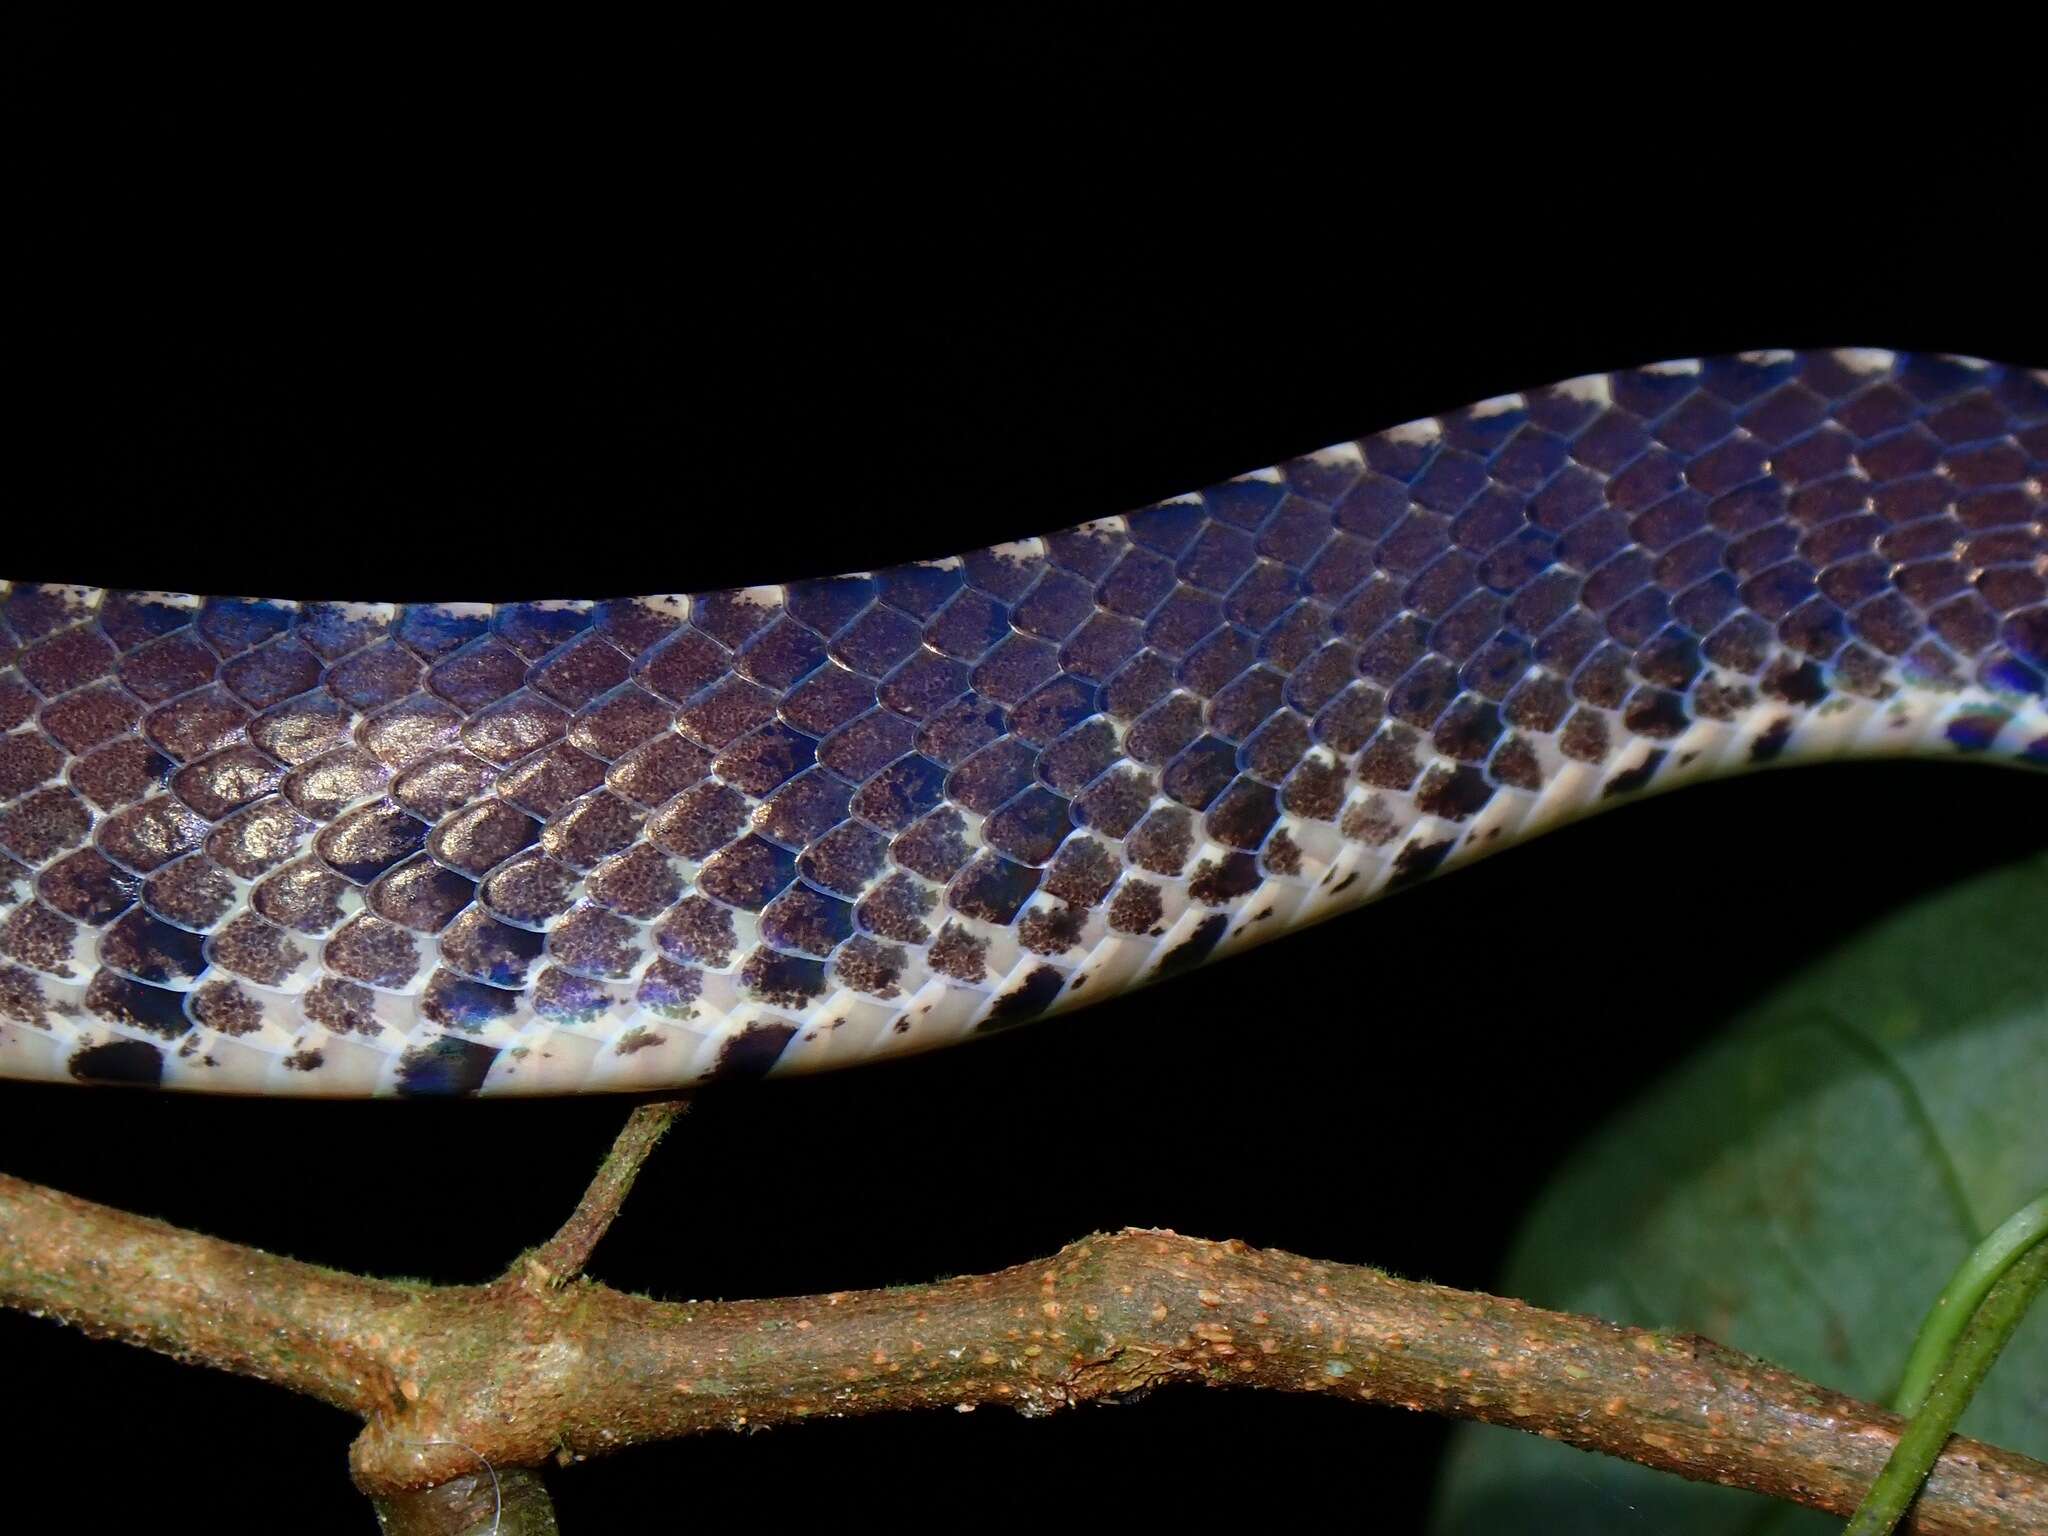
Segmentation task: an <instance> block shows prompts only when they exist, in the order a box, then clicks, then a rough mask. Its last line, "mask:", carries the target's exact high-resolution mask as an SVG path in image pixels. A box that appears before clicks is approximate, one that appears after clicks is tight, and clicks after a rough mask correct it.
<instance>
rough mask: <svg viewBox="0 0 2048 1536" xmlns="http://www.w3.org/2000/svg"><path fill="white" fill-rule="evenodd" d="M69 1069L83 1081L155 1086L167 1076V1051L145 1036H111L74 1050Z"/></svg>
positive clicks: (136, 1086) (67, 1067) (145, 1086)
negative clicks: (165, 1072)
mask: <svg viewBox="0 0 2048 1536" xmlns="http://www.w3.org/2000/svg"><path fill="white" fill-rule="evenodd" d="M64 1065H65V1069H66V1070H67V1071H69V1072H70V1074H71V1075H72V1076H73V1077H75V1078H77V1079H78V1080H79V1081H80V1082H81V1083H110V1084H125V1085H127V1086H129V1087H133V1088H154V1087H156V1086H157V1085H158V1084H160V1083H161V1082H162V1081H163V1078H164V1053H163V1052H162V1051H160V1050H158V1049H157V1048H156V1047H155V1046H153V1045H150V1044H148V1043H146V1042H145V1041H141V1040H109V1041H106V1042H105V1043H104V1044H101V1045H88V1046H86V1047H85V1048H84V1049H83V1050H78V1051H74V1052H72V1053H71V1059H70V1060H69V1061H68V1062H66V1063H65V1064H64Z"/></svg>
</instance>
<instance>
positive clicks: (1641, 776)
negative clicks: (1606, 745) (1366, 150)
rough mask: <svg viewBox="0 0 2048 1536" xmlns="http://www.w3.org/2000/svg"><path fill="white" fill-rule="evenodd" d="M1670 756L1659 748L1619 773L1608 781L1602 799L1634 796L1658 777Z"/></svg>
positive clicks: (1602, 791)
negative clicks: (1658, 772) (1659, 770)
mask: <svg viewBox="0 0 2048 1536" xmlns="http://www.w3.org/2000/svg"><path fill="white" fill-rule="evenodd" d="M1669 755H1670V754H1669V753H1667V752H1665V751H1664V749H1663V748H1662V747H1659V748H1658V749H1657V750H1656V751H1654V752H1652V753H1651V754H1650V755H1649V756H1648V757H1646V758H1644V759H1643V760H1642V761H1641V762H1640V763H1638V764H1636V766H1635V767H1633V768H1631V769H1629V770H1628V771H1627V772H1625V773H1617V774H1616V775H1615V776H1614V777H1613V778H1611V779H1609V780H1608V781H1607V787H1606V788H1605V789H1603V790H1601V791H1600V798H1601V799H1602V800H1611V799H1613V798H1614V797H1615V796H1616V795H1627V794H1633V793H1634V792H1635V791H1636V790H1639V789H1641V788H1642V787H1643V786H1644V785H1645V784H1647V783H1649V782H1650V780H1652V779H1654V778H1655V777H1656V776H1657V770H1658V769H1659V768H1661V767H1663V766H1664V759H1665V758H1666V757H1667V756H1669Z"/></svg>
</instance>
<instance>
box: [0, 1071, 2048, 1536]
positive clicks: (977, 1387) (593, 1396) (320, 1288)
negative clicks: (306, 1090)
mask: <svg viewBox="0 0 2048 1536" xmlns="http://www.w3.org/2000/svg"><path fill="white" fill-rule="evenodd" d="M656 1120H657V1117H656V1116H655V1114H654V1113H653V1112H652V1111H649V1112H643V1113H642V1114H641V1115H636V1117H635V1121H634V1122H633V1123H632V1124H629V1125H628V1127H627V1129H626V1131H625V1132H623V1133H622V1134H621V1137H620V1145H619V1147H618V1148H615V1150H614V1160H615V1161H616V1160H618V1159H621V1158H623V1159H625V1160H626V1161H628V1162H633V1161H637V1158H638V1157H640V1156H644V1154H645V1151H646V1150H647V1148H649V1147H651V1146H652V1144H653V1140H654V1139H655V1137H656V1136H657V1135H658V1132H659V1128H660V1124H658V1123H656ZM660 1123H665V1120H661V1121H660ZM607 1169H609V1170H611V1177H612V1179H613V1181H614V1183H616V1178H617V1175H618V1174H619V1173H620V1172H621V1170H619V1169H615V1168H613V1164H612V1162H608V1163H607ZM600 1182H601V1184H603V1182H604V1181H603V1180H601V1181H600ZM608 1187H609V1186H608ZM617 1193H619V1194H622V1193H623V1189H622V1188H620V1189H618V1191H617ZM616 1204H617V1199H616V1195H600V1196H598V1197H595V1203H594V1204H593V1202H592V1201H590V1200H587V1201H586V1202H585V1207H583V1208H579V1212H578V1214H577V1216H575V1217H572V1219H571V1222H570V1224H569V1225H568V1226H567V1227H565V1232H567V1233H568V1234H569V1235H568V1236H567V1237H558V1238H557V1239H556V1240H555V1241H554V1242H552V1243H550V1244H547V1245H543V1247H542V1248H541V1249H539V1250H535V1252H534V1253H533V1254H529V1255H526V1256H523V1257H522V1258H521V1259H520V1260H518V1261H516V1262H515V1263H514V1264H513V1266H512V1267H511V1269H510V1270H509V1271H508V1272H507V1273H506V1274H505V1275H504V1276H502V1277H501V1278H500V1279H498V1280H497V1281H495V1282H492V1283H491V1284H488V1285H478V1286H428V1285H415V1284H404V1283H397V1282H391V1281H383V1280H372V1279H363V1278H359V1277H355V1276H351V1275H345V1274H340V1273H336V1272H334V1271H331V1270H326V1269H321V1268H319V1267H316V1266H313V1265H309V1264H302V1263H299V1262H297V1261H295V1260H291V1259H283V1258H278V1257H275V1256H272V1255H269V1254H265V1253H261V1252H259V1251H257V1250H254V1249H250V1248H246V1247H243V1246H241V1245H239V1244H234V1243H227V1242H221V1241H219V1240H217V1239H213V1238H208V1237H204V1236H201V1235H199V1234H196V1233H192V1232H186V1231H182V1230H180V1229H177V1228H174V1227H170V1226H167V1225H165V1224H163V1223H160V1222H156V1221H151V1220H149V1219H147V1218H143V1217H138V1216H133V1215H129V1214H127V1213H125V1212H121V1211H116V1210H112V1209H110V1208H108V1207H104V1206H99V1205H95V1204H92V1203H90V1202H87V1201H83V1200H78V1199H75V1198H73V1197H71V1196H68V1195H64V1194H60V1193H58V1192H56V1191H53V1190H49V1189H44V1188H40V1187H37V1186H34V1185H29V1184H25V1183H22V1182H21V1181H18V1180H13V1179H9V1178H6V1177H5V1176H0V1302H4V1303H6V1304H8V1305H12V1306H17V1307H24V1308H30V1309H33V1310H36V1311H38V1312H42V1313H46V1314H49V1315H51V1316H54V1317H56V1318H59V1319H61V1320H63V1321H66V1322H70V1323H72V1324H74V1325H76V1326H78V1327H80V1328H83V1329H85V1330H86V1331H88V1332H90V1333H94V1334H97V1335H102V1336H109V1337H116V1338H123V1339H127V1340H129V1341H130V1342H132V1343H137V1344H142V1345H145V1346H147V1347H149V1348H152V1349H157V1350H160V1351H163V1352H165V1353H168V1354H172V1355H175V1356H177V1357H179V1358H182V1359H186V1360H194V1361H201V1362H204V1363H206V1364H210V1365H214V1366H217V1367H220V1368H221V1369H225V1370H232V1371H238V1372H241V1373H243V1374H245V1375H252V1376H257V1377H261V1378H263V1379H265V1380H268V1381H273V1382H276V1383H277V1384H279V1385H281V1386H286V1387H290V1388H292V1389H293V1390H295V1391H299V1392H304V1393H307V1394H309V1395H311V1396H314V1397H317V1398H319V1399H321V1400H322V1401H324V1402H329V1403H332V1404H335V1405H336V1406H338V1407H342V1408H345V1409H347V1410H349V1411H351V1412H353V1413H355V1414H356V1415H358V1416H359V1417H360V1418H362V1419H363V1420H364V1429H363V1432H362V1434H361V1435H360V1436H359V1437H358V1438H357V1440H356V1442H355V1445H354V1447H353V1449H352V1452H351V1467H352V1471H353V1474H354V1477H355V1480H356V1483H357V1485H358V1486H359V1487H360V1488H362V1489H363V1491H364V1492H366V1493H368V1494H370V1495H372V1496H373V1497H376V1498H378V1499H379V1501H380V1509H381V1511H382V1513H383V1517H384V1519H385V1521H386V1525H387V1528H388V1529H390V1530H393V1531H403V1532H406V1533H407V1536H413V1533H428V1532H432V1533H435V1536H440V1533H442V1532H453V1531H462V1530H468V1529H481V1530H489V1529H490V1528H491V1527H490V1523H489V1521H488V1520H486V1519H484V1518H483V1517H484V1516H485V1515H488V1514H489V1513H490V1508H491V1506H489V1505H485V1504H481V1503H480V1502H479V1501H480V1500H483V1499H485V1498H486V1497H491V1498H493V1499H495V1498H497V1497H505V1498H510V1497H511V1496H512V1495H515V1494H516V1495H517V1496H518V1497H520V1498H526V1497H527V1496H528V1493H529V1491H531V1492H534V1493H537V1492H538V1485H537V1483H536V1482H534V1480H532V1479H531V1478H530V1477H529V1476H526V1475H525V1469H532V1468H537V1467H540V1466H543V1465H545V1464H546V1463H548V1462H549V1461H575V1460H581V1459H583V1458H585V1457H588V1456H594V1455H599V1454H602V1453H604V1452H606V1451H611V1450H616V1449H618V1448H620V1447H623V1446H627V1445H633V1444H637V1443H642V1442H646V1441H651V1440H662V1439H667V1438H670V1437H673V1436H678V1435H687V1434H699V1433H703V1432H705V1431H708V1430H718V1429H740V1428H756V1429H758V1428H763V1427H766V1426H770V1425H776V1424H786V1423H792V1422H797V1421H801V1420H805V1419H813V1418H828V1417H835V1416H842V1415H852V1414H866V1413H883V1412H894V1411H899V1410H904V1409H932V1408H952V1409H955V1410H957V1411H961V1412H968V1411H972V1410H975V1409H978V1408H982V1407H1007V1408H1012V1409H1015V1410H1017V1411H1020V1412H1023V1413H1027V1414H1036V1413H1049V1412H1051V1411H1053V1410H1055V1409H1059V1408H1064V1407H1068V1406H1071V1405H1073V1404H1077V1403H1086V1402H1104V1401H1115V1400H1117V1399H1122V1398H1129V1397H1134V1396H1137V1395H1141V1394H1143V1393H1145V1392H1148V1391H1151V1390H1153V1389H1155V1388H1157V1387H1161V1386H1166V1385H1171V1384H1175V1383H1193V1384H1199V1385H1204V1386H1218V1387H1263V1388H1267V1389H1271V1390H1279V1391H1290V1392H1320V1393H1327V1394H1330V1395H1333V1396H1338V1397H1344V1398H1351V1399H1355V1400H1357V1401H1360V1402H1374V1403H1382V1404H1388V1405H1393V1406H1398V1407H1403V1408H1409V1409H1413V1410H1418V1411H1427V1412H1435V1413H1443V1414H1449V1415H1453V1416H1456V1417H1460V1418H1470V1419H1479V1420H1483V1421H1486V1422H1489V1423H1495V1424H1505V1425H1510V1426H1513V1427H1515V1428H1518V1429H1523V1430H1528V1431H1530V1432H1532V1433H1536V1434H1542V1435H1547V1436H1550V1437H1552V1438H1555V1439H1560V1440H1564V1441H1566V1442H1568V1443H1570V1444H1573V1445H1577V1446H1581V1447H1583V1448H1585V1449H1587V1450H1593V1451H1600V1452H1604V1453H1606V1454H1609V1455H1614V1456H1622V1457H1626V1458H1628V1459H1629V1460H1632V1461H1638V1462H1642V1463H1644V1464H1645V1465H1648V1466H1654V1467H1660V1468H1663V1469H1665V1470H1667V1471H1671V1472H1675V1473H1678V1474H1679V1475H1681V1476H1684V1477H1689V1478H1695V1479H1700V1480H1705V1481H1711V1482H1719V1483H1727V1484H1732V1485H1735V1486H1738V1487H1744V1488H1750V1489H1753V1490H1756V1491H1758V1492H1760V1493H1765V1494H1769V1495H1772V1496H1775V1497H1778V1498H1783V1499H1789V1500H1792V1501H1794V1502H1796V1503H1801V1504H1806V1505H1811V1506H1813V1507H1816V1508H1820V1509H1825V1510H1830V1511H1833V1512H1835V1513H1838V1514H1844V1515H1846V1514H1847V1513H1849V1512H1850V1511H1851V1510H1853V1509H1854V1508H1855V1507H1856V1504H1857V1502H1858V1500H1859V1498H1860V1497H1861V1496H1862V1494H1863V1491H1864V1490H1865V1489H1866V1488H1867V1487H1868V1486H1869V1485H1870V1483H1871V1481H1872V1479H1874V1478H1875V1477H1876V1476H1877V1473H1878V1471H1879V1469H1880V1468H1881V1467H1882V1466H1883V1464H1884V1462H1885V1459H1886V1457H1887V1456H1888V1455H1889V1453H1890V1451H1891V1449H1892V1446H1893V1445H1894V1444H1895V1443H1896V1441H1897V1438H1898V1434H1899V1430H1900V1427H1901V1421H1900V1420H1899V1419H1898V1418H1897V1417H1896V1416H1895V1415H1893V1414H1891V1413H1888V1412H1886V1411H1885V1410H1883V1409H1881V1408H1878V1407H1875V1406H1873V1405H1871V1404H1868V1403H1863V1402H1859V1401H1857V1400H1855V1399H1852V1398H1848V1397H1845V1396H1842V1395H1840V1394H1838V1393H1834V1392H1830V1391H1828V1390H1826V1389H1824V1388H1822V1387H1819V1386H1816V1385H1814V1384H1813V1383H1811V1382H1808V1381H1805V1380H1803V1379H1801V1378H1799V1377H1797V1376H1794V1375H1792V1374H1790V1373H1789V1372H1786V1371H1782V1370H1779V1369H1777V1368H1776V1367H1773V1366H1771V1365H1768V1364H1766V1363H1764V1362H1762V1361H1758V1360H1754V1359H1751V1358H1749V1357H1747V1356H1743V1355H1739V1354H1736V1353H1734V1352H1732V1351H1730V1350H1726V1349H1723V1348H1721V1347H1720V1346H1718V1345H1716V1344H1713V1343H1711V1342H1710V1341H1708V1340H1705V1339H1701V1338H1698V1337H1694V1336H1691V1335H1675V1334H1664V1333H1655V1332H1644V1331H1641V1330H1637V1329H1628V1328H1619V1327H1615V1326H1613V1325H1612V1324H1608V1323H1604V1322H1600V1321H1598V1320H1596V1319H1592V1318H1586V1317H1578V1316H1572V1315H1569V1314H1564V1313H1558V1312H1550V1311H1545V1310H1543V1309H1540V1308H1536V1307H1531V1306H1527V1305H1524V1304H1523V1303H1520V1302H1516V1301H1511V1300H1505V1299H1502V1298H1500V1297H1495V1296H1486V1295H1481V1294H1478V1293H1474V1292H1468V1291H1457V1290H1451V1289H1448V1288H1446V1287H1442V1286H1436V1285H1430V1284H1425V1283H1422V1282H1418V1281H1410V1280H1401V1279H1397V1278H1395V1277H1393V1276H1390V1275H1386V1274H1383V1273H1381V1272H1379V1271H1377V1270H1373V1269H1368V1268H1362V1267H1355V1266H1346V1265H1336V1264H1323V1263H1318V1262H1316V1261H1314V1260H1310V1259H1304V1258H1299V1257H1297V1256H1295V1255H1292V1254H1288V1253H1283V1252H1279V1251H1276V1250H1258V1249H1253V1248H1249V1247H1246V1246H1245V1245H1244V1244H1242V1243H1237V1242H1211V1241H1205V1240H1202V1239H1198V1238H1190V1237H1182V1236H1178V1235H1176V1234H1174V1233H1171V1232H1158V1231H1146V1230H1136V1229H1130V1230H1125V1231H1122V1232H1116V1233H1108V1234H1103V1235H1099V1236H1095V1237H1090V1238H1085V1239H1083V1240H1081V1241H1079V1242H1076V1243H1072V1244H1069V1245H1068V1246H1067V1247H1066V1248H1063V1249H1062V1250H1060V1251H1059V1252H1058V1253H1056V1254H1054V1255H1053V1256H1052V1257H1051V1258H1049V1259H1046V1260H1044V1261H1042V1262H1038V1263H1032V1264H1023V1265H1018V1266H1016V1267H1014V1268H1010V1269H1005V1270H1001V1271H998V1272H996V1273H994V1274H987V1275H973V1276H965V1277H961V1278H957V1279H949V1280H942V1281H939V1282H936V1283H934V1284H931V1285H924V1286H911V1287H900V1288H894V1289H889V1290H881V1291H859V1292H835V1293H832V1294H828V1295H821V1296H800V1297H788V1298H782V1299H777V1300H771V1301H730V1302H696V1303H691V1302H656V1301H649V1300H646V1299H644V1298H641V1297H637V1296H630V1295H626V1294H624V1293H622V1292H619V1291H615V1290H613V1289H611V1288H609V1287H607V1286H604V1285H601V1284H598V1283H596V1282H593V1281H591V1280H588V1279H582V1278H575V1277H574V1276H573V1275H572V1274H571V1273H570V1272H569V1271H570V1270H571V1268H572V1266H573V1267H580V1264H581V1261H582V1258H583V1256H585V1255H587V1254H588V1252H589V1249H590V1246H591V1244H593V1243H594V1242H595V1241H596V1239H597V1236H598V1235H599V1234H601V1232H602V1230H603V1226H604V1222H605V1220H606V1219H608V1212H609V1211H610V1210H614V1209H616ZM543 1255H546V1256H547V1258H548V1259H550V1260H552V1261H553V1262H551V1263H550V1262H544V1261H543V1259H542V1256H543ZM480 1462H487V1463H488V1465H489V1467H490V1468H491V1469H495V1470H496V1471H497V1473H498V1475H499V1479H500V1485H499V1489H498V1492H497V1493H496V1494H495V1495H493V1494H492V1492H491V1490H490V1489H489V1487H488V1486H487V1485H488V1479H487V1477H484V1476H480V1474H479V1463H480ZM508 1508H509V1504H508ZM534 1519H535V1520H544V1519H545V1510H544V1508H543V1509H542V1510H541V1511H540V1513H539V1514H538V1515H536V1516H535V1517H534ZM479 1522H481V1523H479ZM547 1528H548V1526H547V1525H546V1524H544V1523H543V1524H536V1523H529V1522H528V1521H527V1520H526V1519H525V1518H524V1517H521V1520H520V1523H519V1524H517V1525H515V1524H513V1523H512V1522H511V1521H510V1520H509V1519H508V1520H507V1521H506V1522H505V1523H504V1524H503V1525H502V1527H501V1529H502V1530H503V1531H504V1532H505V1533H507V1536H509V1533H511V1532H513V1531H515V1530H528V1529H531V1530H544V1529H547ZM1909 1528H1910V1529H1912V1530H1916V1531H1920V1532H1925V1533H1940V1536H1948V1533H1954V1536H1966V1533H1992V1532H2001V1533H2003V1532H2013V1533H2017V1532H2021V1531H2040V1530H2044V1529H2048V1466H2043V1465H2041V1464H2040V1463H2037V1462H2034V1461H2032V1460H2030V1459H2028V1458H2026V1457H2022V1456H2018V1455H2014V1454H2012V1453H2010V1452H2006V1451H2001V1450H1998V1449H1996V1448H1994V1447H1991V1446H1987V1445H1983V1444H1979V1443H1977V1442H1974V1441H1969V1440H1963V1439H1957V1440H1954V1441H1952V1442H1951V1443H1950V1444H1949V1445H1948V1447H1947V1449H1946V1450H1945V1451H1944V1453H1943V1454H1942V1456H1941V1458H1940V1460H1939V1462H1938V1463H1937V1464H1936V1466H1935V1468H1934V1471H1933V1474H1932V1476H1931V1477H1930V1479H1929V1481H1928V1484H1927V1486H1926V1488H1925V1490H1924V1491H1923V1493H1922V1495H1921V1498H1920V1500H1919V1502H1918V1504H1917V1505H1916V1507H1915V1510H1914V1517H1913V1524H1912V1525H1911V1526H1910V1527H1909Z"/></svg>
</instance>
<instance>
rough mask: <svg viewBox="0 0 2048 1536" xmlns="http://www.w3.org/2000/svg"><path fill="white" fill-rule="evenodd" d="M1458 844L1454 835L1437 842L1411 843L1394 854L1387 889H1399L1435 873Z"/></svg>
mask: <svg viewBox="0 0 2048 1536" xmlns="http://www.w3.org/2000/svg"><path fill="white" fill-rule="evenodd" d="M1457 845H1458V840H1457V839H1456V838H1454V837H1447V838H1445V839H1443V840H1442V841H1441V842H1435V843H1422V842H1415V843H1410V844H1409V845H1408V846H1407V847H1405V848H1403V849H1402V850H1401V851H1400V852H1399V853H1397V854H1395V855H1394V868H1393V873H1392V874H1391V875H1390V876H1389V877H1388V880H1387V889H1388V890H1390V891H1398V890H1400V889H1401V888H1402V887H1404V886H1410V885H1414V884H1415V883H1416V882H1417V881H1419V880H1423V879H1426V878H1427V877H1428V876H1430V875H1433V874H1435V873H1436V871H1437V867H1438V866H1439V865H1440V864H1442V863H1443V861H1444V860H1445V859H1447V858H1449V857H1450V856H1451V850H1452V849H1453V848H1455V847H1456V846H1457Z"/></svg>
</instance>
